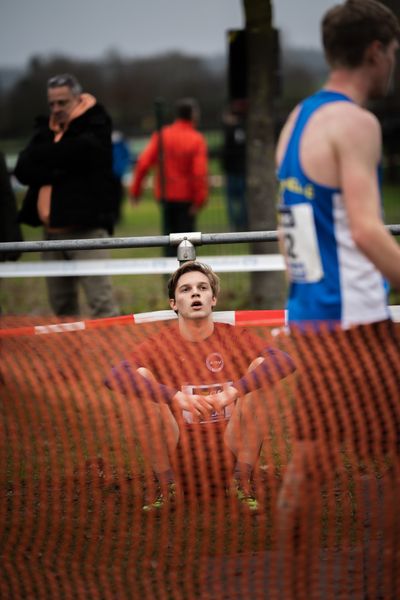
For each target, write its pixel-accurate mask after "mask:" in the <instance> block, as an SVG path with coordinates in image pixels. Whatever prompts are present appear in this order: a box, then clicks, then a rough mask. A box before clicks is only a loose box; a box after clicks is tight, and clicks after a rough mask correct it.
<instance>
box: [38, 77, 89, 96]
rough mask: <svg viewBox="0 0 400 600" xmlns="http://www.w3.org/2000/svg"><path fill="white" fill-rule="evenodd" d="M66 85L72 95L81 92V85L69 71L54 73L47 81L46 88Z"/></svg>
mask: <svg viewBox="0 0 400 600" xmlns="http://www.w3.org/2000/svg"><path fill="white" fill-rule="evenodd" d="M64 86H66V87H68V88H69V89H70V90H71V92H72V93H73V95H74V96H79V95H80V94H81V93H82V86H81V84H80V83H79V81H78V80H77V78H76V77H75V76H74V75H70V74H69V73H61V74H60V75H54V76H53V77H50V79H49V80H48V81H47V89H52V88H58V87H64Z"/></svg>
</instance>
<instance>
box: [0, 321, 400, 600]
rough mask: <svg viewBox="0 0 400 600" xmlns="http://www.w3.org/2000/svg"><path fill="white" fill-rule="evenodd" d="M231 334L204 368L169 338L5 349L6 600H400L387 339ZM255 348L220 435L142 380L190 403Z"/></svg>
mask: <svg viewBox="0 0 400 600" xmlns="http://www.w3.org/2000/svg"><path fill="white" fill-rule="evenodd" d="M30 324H32V323H21V322H18V323H17V324H16V323H14V322H11V321H9V322H7V323H6V325H7V327H13V326H15V325H18V326H20V325H26V326H27V325H30ZM3 327H4V324H3ZM226 327H228V328H229V327H231V326H228V325H225V326H222V329H221V331H222V333H220V339H219V342H218V344H220V345H218V344H216V345H213V344H211V345H210V346H207V347H205V349H204V348H202V347H201V346H198V347H196V344H192V346H189V345H188V344H185V343H183V342H182V340H180V338H179V335H178V333H177V329H176V324H175V325H171V324H165V323H155V324H146V325H135V324H133V323H126V324H124V326H122V327H121V326H118V327H117V326H113V325H112V322H110V323H109V324H108V326H107V327H103V328H98V329H91V330H85V331H72V332H63V333H52V334H48V335H39V336H38V335H36V336H33V335H26V336H5V337H1V338H0V344H1V363H0V376H1V381H0V390H1V411H2V421H1V427H2V431H1V440H2V443H1V450H0V453H1V454H0V464H1V492H2V493H1V515H0V517H1V518H0V553H1V556H0V561H1V567H0V568H1V576H0V595H1V597H2V598H5V599H6V598H7V599H8V598H9V599H18V598H35V599H36V598H37V599H40V600H42V599H47V598H48V599H51V600H54V599H63V598H68V599H69V598H74V599H75V598H79V599H81V598H82V599H83V598H85V599H86V598H90V599H102V600H103V599H116V598H118V599H125V598H133V599H135V598H144V599H159V598H160V599H165V600H170V599H182V600H183V599H191V598H201V599H210V600H211V599H215V598H221V599H226V600H228V599H229V600H231V599H253V598H254V599H257V598H260V599H261V598H263V599H264V598H267V599H278V598H279V599H284V600H287V599H289V600H290V599H293V600H303V599H304V600H310V599H314V598H318V599H330V598H332V599H333V598H335V599H336V598H340V599H345V598H346V599H347V598H351V599H360V600H361V599H366V598H368V599H369V600H371V599H378V598H381V599H385V600H388V599H393V600H395V599H398V598H399V597H400V542H399V540H400V512H399V510H398V507H399V504H400V493H399V491H400V490H399V454H398V450H399V448H398V443H399V428H400V403H399V399H400V378H399V358H400V351H399V331H398V329H394V328H393V327H390V326H389V325H388V324H387V323H383V324H380V325H378V326H375V327H373V326H370V327H368V326H366V327H361V328H356V329H354V330H350V331H348V332H335V333H329V332H325V331H322V330H321V331H320V332H318V333H310V332H309V333H307V334H304V333H302V334H292V335H291V336H288V335H285V334H282V335H279V336H272V335H271V333H270V330H269V329H268V328H266V327H264V328H263V327H257V328H251V330H248V331H247V333H246V332H243V329H242V328H240V327H235V328H233V329H234V330H235V336H236V337H234V338H232V339H231V337H230V332H228V333H227V334H225V328H226ZM396 327H397V326H396ZM225 335H226V336H227V337H225ZM160 336H161V337H160ZM230 340H231V341H230ZM232 340H233V341H232ZM221 344H222V346H221ZM221 347H222V348H223V350H222V351H221ZM265 348H268V351H267V352H266V354H264V355H263V356H264V357H265V361H264V362H265V363H268V365H269V368H268V369H264V370H262V371H261V372H257V373H258V374H257V377H256V379H257V382H256V383H254V385H253V384H252V385H253V387H256V386H257V388H258V389H256V390H254V389H253V388H251V390H250V393H249V394H247V395H246V394H245V388H243V394H242V396H241V398H240V400H238V401H237V403H236V405H233V407H234V410H233V414H232V416H231V417H230V420H229V421H228V420H225V421H216V422H210V423H206V424H205V423H203V424H202V423H198V422H196V421H197V420H198V419H197V418H196V417H195V418H194V421H195V422H193V423H191V424H187V423H186V421H185V420H184V416H183V413H182V412H181V411H180V410H179V409H177V408H176V407H174V402H173V403H172V405H169V406H170V408H169V407H168V405H167V404H165V403H164V402H163V400H164V399H165V394H167V395H168V393H169V392H168V391H166V390H165V389H164V388H160V387H159V386H157V385H156V384H154V385H153V387H152V386H149V385H147V384H146V380H144V378H142V379H140V377H142V376H141V375H140V376H139V379H138V380H137V379H136V377H137V375H136V371H135V369H136V366H138V365H140V364H142V365H146V366H151V371H152V372H153V374H155V375H156V377H157V379H158V381H161V382H162V383H163V384H165V385H166V386H168V387H169V388H171V389H173V390H174V391H178V384H177V382H179V383H180V384H181V385H182V386H197V388H196V389H194V390H192V391H195V392H196V391H199V389H198V386H199V385H200V384H204V385H205V384H208V386H210V385H211V384H212V383H216V384H218V385H220V384H222V383H223V382H224V381H226V380H229V381H234V382H236V380H238V379H240V378H241V377H242V376H244V375H245V374H246V372H247V369H248V367H249V364H250V363H251V361H252V360H253V358H255V357H256V356H259V355H260V354H262V352H264V349H265ZM271 349H273V350H274V352H272V350H271ZM280 352H284V353H285V354H280ZM288 357H291V360H292V361H293V363H294V364H295V366H296V370H295V371H294V372H292V373H291V374H289V375H288V376H287V377H285V378H284V379H280V378H281V377H282V375H283V374H285V373H286V372H285V369H286V366H287V365H289V364H290V360H289V358H288ZM122 361H128V362H124V363H122ZM221 361H222V362H221ZM285 361H286V362H285ZM121 363H122V365H121ZM222 363H223V364H222ZM285 365H286V366H285ZM113 366H114V367H116V369H115V370H114V371H111V369H112V367H113ZM130 369H131V370H130ZM289 371H290V368H289ZM132 372H133V373H134V375H133V379H132ZM226 378H228V379H226ZM105 379H108V386H107V385H105ZM238 385H239V384H238ZM249 385H250V384H249ZM110 387H111V388H112V389H110ZM250 387H251V386H250ZM185 389H186V390H187V389H188V388H187V387H186V388H185ZM200 391H201V393H206V392H209V391H210V389H206V390H205V389H204V388H203V389H201V390H200ZM211 391H214V392H215V391H216V388H211ZM247 391H248V390H247ZM188 418H189V417H188ZM217 418H218V415H213V416H210V418H209V420H210V421H213V419H217ZM189 420H190V418H189ZM227 423H228V424H227ZM178 428H179V430H178ZM178 431H179V441H178V442H177V441H176V440H177V433H178ZM260 446H261V450H260ZM259 450H260V452H259ZM254 457H256V459H255V458H254ZM237 459H239V461H240V463H241V466H242V467H243V463H247V464H252V463H254V469H253V475H252V486H251V490H250V489H248V490H245V491H246V493H247V494H248V495H252V497H253V499H252V502H253V503H251V502H250V501H249V498H243V497H242V496H238V495H237V487H235V486H234V485H232V481H233V480H232V476H233V471H234V469H235V465H236V460H237ZM157 470H158V471H159V472H161V473H164V475H165V473H169V479H170V478H171V473H172V472H173V473H174V475H175V481H176V486H175V489H174V494H172V491H173V490H172V488H171V486H169V492H168V493H169V495H168V494H165V495H164V498H165V500H166V501H165V503H164V505H163V506H162V507H159V508H157V507H154V506H153V505H152V501H153V500H154V499H155V498H156V497H157V495H158V493H159V491H160V489H159V486H158V483H157V479H156V477H155V475H154V472H155V471H157ZM235 473H236V474H237V471H235ZM242 473H243V471H242ZM163 481H164V480H162V482H163ZM241 485H242V486H243V489H245V488H246V487H247V476H246V477H244V478H243V480H242V482H241ZM164 487H165V486H164V484H163V485H162V489H164ZM255 502H257V505H256V504H255ZM144 507H147V508H148V509H149V507H150V508H152V510H145V509H144Z"/></svg>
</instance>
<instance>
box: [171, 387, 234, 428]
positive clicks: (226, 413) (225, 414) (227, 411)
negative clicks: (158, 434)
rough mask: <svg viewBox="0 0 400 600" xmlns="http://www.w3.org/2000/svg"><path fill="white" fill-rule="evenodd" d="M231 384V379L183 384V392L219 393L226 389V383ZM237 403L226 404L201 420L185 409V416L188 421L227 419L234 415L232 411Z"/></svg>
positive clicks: (207, 394)
mask: <svg viewBox="0 0 400 600" xmlns="http://www.w3.org/2000/svg"><path fill="white" fill-rule="evenodd" d="M226 384H227V385H231V384H232V382H231V381H227V382H225V383H211V384H207V385H183V386H182V390H181V391H182V392H183V393H184V394H197V395H201V396H209V395H210V394H218V392H222V391H223V389H224V387H223V386H224V385H226ZM234 406H235V404H234V403H233V404H229V406H225V407H224V408H223V409H222V410H221V411H218V412H217V411H215V412H212V413H211V414H210V416H209V418H208V419H203V420H201V421H197V420H196V419H194V418H193V414H192V413H191V412H190V411H189V410H184V411H182V412H183V418H184V420H185V422H186V423H195V422H196V423H202V424H204V423H216V422H219V421H227V420H229V419H230V417H231V415H232V411H233V408H234Z"/></svg>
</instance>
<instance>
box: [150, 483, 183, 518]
mask: <svg viewBox="0 0 400 600" xmlns="http://www.w3.org/2000/svg"><path fill="white" fill-rule="evenodd" d="M176 497H177V490H176V483H169V484H168V487H167V489H166V490H160V492H159V494H158V496H157V497H156V498H155V500H153V502H150V503H149V504H145V505H144V506H143V507H142V510H144V511H145V512H152V511H157V510H161V509H162V508H163V507H164V506H167V505H171V504H173V503H174V502H175V500H176Z"/></svg>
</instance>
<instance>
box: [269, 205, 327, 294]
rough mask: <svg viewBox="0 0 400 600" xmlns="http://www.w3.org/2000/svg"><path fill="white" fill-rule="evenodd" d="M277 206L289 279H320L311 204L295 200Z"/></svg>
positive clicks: (320, 271)
mask: <svg viewBox="0 0 400 600" xmlns="http://www.w3.org/2000/svg"><path fill="white" fill-rule="evenodd" d="M278 210H279V227H280V231H281V233H282V238H283V243H284V252H285V259H286V265H287V269H288V271H289V277H290V280H291V281H294V282H296V283H315V282H317V281H320V280H321V279H322V277H323V275H324V271H323V268H322V262H321V255H320V252H319V247H318V240H317V232H316V229H315V222H314V215H313V210H312V207H311V205H310V204H306V203H302V204H295V205H293V206H288V207H286V206H283V207H280V208H279V209H278Z"/></svg>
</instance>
